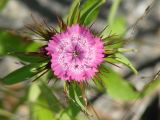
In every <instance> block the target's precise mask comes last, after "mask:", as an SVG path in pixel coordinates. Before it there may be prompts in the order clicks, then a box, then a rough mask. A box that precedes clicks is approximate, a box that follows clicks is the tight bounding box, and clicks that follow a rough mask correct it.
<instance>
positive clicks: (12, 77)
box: [2, 63, 43, 85]
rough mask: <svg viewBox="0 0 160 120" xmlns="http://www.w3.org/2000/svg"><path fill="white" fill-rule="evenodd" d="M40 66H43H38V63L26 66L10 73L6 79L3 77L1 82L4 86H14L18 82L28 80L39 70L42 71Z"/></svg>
mask: <svg viewBox="0 0 160 120" xmlns="http://www.w3.org/2000/svg"><path fill="white" fill-rule="evenodd" d="M42 66H43V64H40V63H39V64H37V63H35V64H30V65H26V66H24V67H21V68H19V69H17V70H15V71H14V72H12V73H10V74H9V75H7V76H6V77H4V78H3V79H2V81H3V83H5V84H8V85H11V84H15V83H19V82H22V81H25V80H28V79H29V78H31V77H33V76H35V75H36V74H37V73H39V72H40V70H41V69H43V67H42ZM38 68H41V69H38Z"/></svg>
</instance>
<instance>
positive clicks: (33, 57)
mask: <svg viewBox="0 0 160 120" xmlns="http://www.w3.org/2000/svg"><path fill="white" fill-rule="evenodd" d="M9 55H12V56H16V57H18V58H19V59H21V60H22V61H26V62H30V63H38V62H44V61H47V60H48V58H47V57H45V56H42V55H41V54H40V53H36V52H28V53H10V54H9Z"/></svg>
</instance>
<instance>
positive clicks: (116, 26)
mask: <svg viewBox="0 0 160 120" xmlns="http://www.w3.org/2000/svg"><path fill="white" fill-rule="evenodd" d="M125 30H126V25H125V19H124V17H122V16H120V17H116V18H115V20H114V21H112V24H109V26H108V28H107V29H106V30H104V31H103V32H102V33H101V36H104V37H106V36H108V35H109V34H110V32H112V34H116V35H118V36H122V35H123V34H124V32H125Z"/></svg>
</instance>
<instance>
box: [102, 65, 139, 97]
mask: <svg viewBox="0 0 160 120" xmlns="http://www.w3.org/2000/svg"><path fill="white" fill-rule="evenodd" d="M101 67H102V68H101V69H102V70H101V75H100V78H101V79H102V81H103V83H104V85H105V87H106V89H107V92H108V93H109V95H110V96H112V97H113V98H114V99H116V100H118V99H119V100H135V99H137V98H139V95H140V93H139V92H138V91H136V90H135V88H134V87H133V85H131V84H130V83H129V82H127V81H126V80H124V79H123V78H122V77H121V76H120V75H119V74H118V73H116V72H114V71H113V70H111V69H110V68H109V67H107V66H106V65H102V66H101Z"/></svg>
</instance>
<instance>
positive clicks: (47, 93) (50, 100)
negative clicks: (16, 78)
mask: <svg viewBox="0 0 160 120" xmlns="http://www.w3.org/2000/svg"><path fill="white" fill-rule="evenodd" d="M40 87H41V91H42V96H43V97H44V98H45V100H46V102H47V104H48V106H49V108H50V109H51V110H52V111H54V112H56V113H58V112H59V111H60V110H61V108H62V106H61V104H60V102H59V100H58V99H57V97H56V96H55V95H54V94H53V92H52V90H51V89H50V88H49V87H48V86H47V85H45V83H43V82H42V84H41V86H40Z"/></svg>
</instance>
